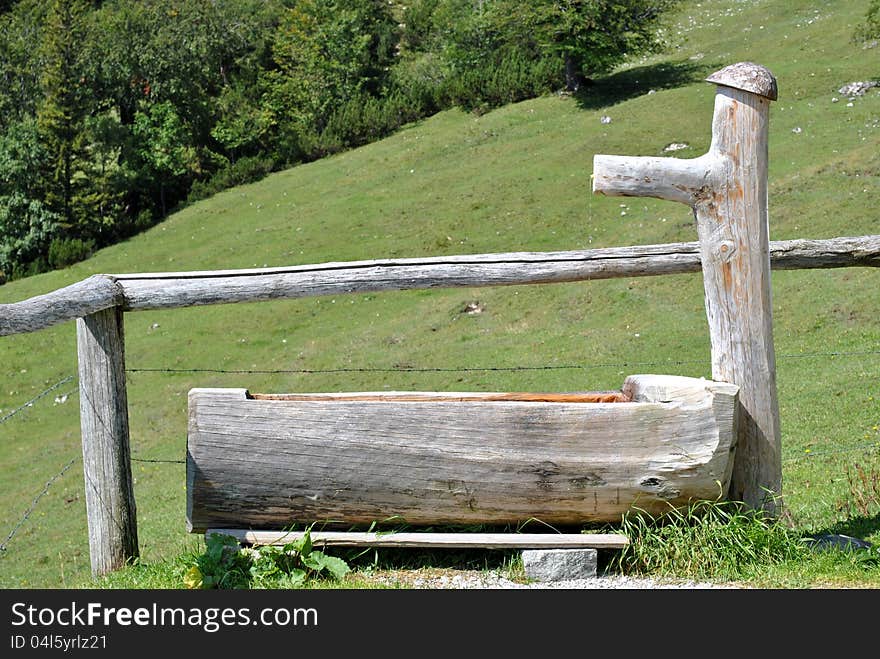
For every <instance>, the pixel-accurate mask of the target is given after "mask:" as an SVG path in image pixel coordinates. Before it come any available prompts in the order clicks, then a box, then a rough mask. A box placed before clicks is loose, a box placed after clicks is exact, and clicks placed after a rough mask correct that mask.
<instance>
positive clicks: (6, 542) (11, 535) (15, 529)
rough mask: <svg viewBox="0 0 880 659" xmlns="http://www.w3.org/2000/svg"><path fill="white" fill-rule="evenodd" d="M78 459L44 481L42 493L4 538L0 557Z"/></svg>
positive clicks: (73, 459)
mask: <svg viewBox="0 0 880 659" xmlns="http://www.w3.org/2000/svg"><path fill="white" fill-rule="evenodd" d="M78 459H79V457H78V456H77V457H75V458H72V459H71V460H70V462H68V463H67V464H66V465H64V467H62V469H61V471H59V472H58V473H57V474H55V475H54V476H52V478H50V479H49V480H48V481H46V484H45V485H44V486H43V489H42V491H41V492H40V493H39V494H38V495H37V496H35V497H34V500H33V501H32V502H31V505H30V506H29V507H28V509H27V510H26V511H25V513H24V515H23V516H22V518H21V519H20V520H18V523H17V524H16V525H15V526H14V527H13V528H12V531H10V532H9V535H7V536H6V540H4V541H3V543H2V544H0V556H4V555H5V552H6V549H7V547H8V546H9V542H10V540H12V539H13V538H14V537H15V534H16V533H18V530H19V529H20V528H21V527H22V526H24V523H25V522H27V521H28V519H29V518H30V516H31V515H32V514H33V512H34V509H36V507H37V504H38V503H39V502H40V499H42V498H43V497H44V496H46V494H47V493H48V492H49V488H50V487H51V486H52V483H54V482H55V481H57V480H58V479H59V478H61V477H62V476H63V475H64V473H65V472H66V471H67V470H68V469H70V468H71V467H72V466H73V463H74V462H76V461H77V460H78Z"/></svg>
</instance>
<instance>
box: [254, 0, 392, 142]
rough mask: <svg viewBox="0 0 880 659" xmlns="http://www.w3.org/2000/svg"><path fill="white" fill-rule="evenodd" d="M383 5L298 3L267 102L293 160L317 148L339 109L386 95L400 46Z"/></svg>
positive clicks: (278, 45)
mask: <svg viewBox="0 0 880 659" xmlns="http://www.w3.org/2000/svg"><path fill="white" fill-rule="evenodd" d="M396 30H397V24H396V22H395V21H394V18H393V17H392V16H391V13H390V12H389V10H388V5H387V4H386V3H385V2H383V1H382V0H330V1H325V0H299V1H298V2H296V3H295V4H294V5H293V7H292V8H290V9H289V10H287V12H286V14H285V16H284V18H283V20H282V22H281V24H280V25H279V27H278V30H277V31H276V35H275V39H274V43H273V49H272V53H273V60H274V64H275V67H276V68H275V70H272V71H269V72H268V73H267V75H266V78H267V89H268V91H267V94H266V97H265V102H266V104H267V107H268V108H269V109H270V112H271V113H272V121H273V122H274V123H275V124H276V125H277V126H278V130H279V131H281V132H282V134H285V133H286V135H283V137H282V139H284V140H285V141H286V142H287V143H288V144H289V145H290V146H288V147H287V150H288V153H287V154H286V156H287V158H289V159H295V158H297V157H298V156H302V155H303V154H304V153H307V152H308V151H309V150H310V145H309V141H310V140H314V139H316V138H317V135H318V134H320V132H321V131H322V130H323V129H324V128H325V126H326V124H327V122H328V120H329V119H330V117H331V116H332V114H333V112H334V110H335V109H336V108H338V107H339V106H341V105H343V104H344V103H345V102H346V101H348V100H350V99H353V98H355V97H357V96H358V95H359V94H362V93H366V94H368V95H378V94H381V92H382V89H383V85H384V83H385V79H386V78H387V74H388V70H389V69H390V66H391V63H392V62H393V58H394V48H395V46H396V43H397V37H396Z"/></svg>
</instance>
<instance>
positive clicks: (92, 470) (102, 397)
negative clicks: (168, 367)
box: [76, 307, 138, 576]
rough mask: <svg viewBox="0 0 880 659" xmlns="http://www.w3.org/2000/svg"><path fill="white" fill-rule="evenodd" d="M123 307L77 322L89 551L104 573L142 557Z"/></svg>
mask: <svg viewBox="0 0 880 659" xmlns="http://www.w3.org/2000/svg"><path fill="white" fill-rule="evenodd" d="M122 316H123V314H122V310H121V309H120V308H119V307H111V308H109V309H104V310H103V311H98V312H97V313H94V314H90V315H88V316H86V317H85V318H80V319H79V320H77V321H76V336H77V352H78V356H79V393H80V396H79V400H80V424H81V426H82V449H83V471H84V475H85V491H86V514H87V516H88V525H89V554H90V556H91V566H92V574H93V575H94V576H100V575H102V574H105V573H107V572H110V571H112V570H115V569H117V568H120V567H122V566H123V565H125V564H126V563H127V562H128V561H129V560H131V559H133V558H135V557H137V556H138V539H137V514H136V507H135V500H134V488H133V486H132V476H131V459H130V449H129V438H128V402H127V395H126V388H125V345H124V340H123V325H122Z"/></svg>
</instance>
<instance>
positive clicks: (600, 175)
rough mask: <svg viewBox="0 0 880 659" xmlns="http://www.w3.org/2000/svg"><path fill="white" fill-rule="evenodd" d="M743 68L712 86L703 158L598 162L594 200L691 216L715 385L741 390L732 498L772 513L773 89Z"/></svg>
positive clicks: (758, 72) (778, 472)
mask: <svg viewBox="0 0 880 659" xmlns="http://www.w3.org/2000/svg"><path fill="white" fill-rule="evenodd" d="M770 79H772V76H770V74H769V72H768V71H766V69H763V68H762V67H758V66H757V65H755V64H752V63H749V62H746V63H741V64H738V65H734V66H731V67H727V68H726V69H723V70H722V71H719V72H718V73H717V74H714V75H713V76H710V78H709V80H711V81H713V82H717V83H718V84H719V86H718V87H717V89H716V94H715V108H714V113H713V121H712V142H711V145H710V147H709V152H708V153H706V154H705V155H703V156H700V157H699V158H694V159H691V160H679V159H675V158H656V157H621V156H603V155H597V156H596V157H595V159H594V170H595V171H594V179H593V180H594V184H593V186H594V187H593V189H594V191H595V192H598V193H601V194H608V195H624V196H651V197H659V198H661V199H668V200H672V201H679V202H682V203H686V204H688V205H689V206H691V207H692V208H693V209H694V215H695V217H696V221H697V235H698V237H699V244H700V262H701V268H702V273H703V284H704V289H705V301H706V316H707V318H708V321H709V334H710V341H711V346H712V377H713V379H715V380H721V381H725V382H732V383H734V384H737V385H739V386H740V394H739V403H740V411H739V416H740V419H739V422H738V428H739V437H738V441H737V447H738V448H737V455H736V461H735V466H734V473H733V476H732V483H731V488H730V497H731V498H733V499H734V500H737V501H743V502H745V504H746V505H747V506H748V507H750V508H752V509H764V510H766V511H767V512H770V513H774V512H775V511H776V510H777V507H778V505H779V504H780V503H781V500H780V499H779V498H778V497H779V495H780V494H781V491H782V463H781V439H780V430H779V407H778V399H777V391H776V363H775V353H774V347H773V320H772V303H771V285H770V270H771V255H770V241H769V226H768V224H769V220H768V202H767V195H768V182H767V167H768V130H769V112H770V99H771V98H773V97H774V96H775V81H773V84H770V82H769V80H770Z"/></svg>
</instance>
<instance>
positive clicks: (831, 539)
mask: <svg viewBox="0 0 880 659" xmlns="http://www.w3.org/2000/svg"><path fill="white" fill-rule="evenodd" d="M804 541H805V542H806V543H807V545H808V546H809V547H810V548H811V549H813V550H815V551H828V550H831V549H839V550H841V551H858V550H861V549H868V550H870V549H871V547H872V545H871V543H870V542H868V541H867V540H861V539H859V538H853V537H852V536H848V535H842V534H840V533H827V534H824V535H812V536H808V537H806V538H804Z"/></svg>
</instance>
